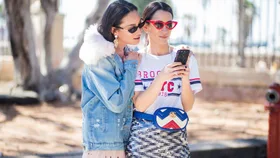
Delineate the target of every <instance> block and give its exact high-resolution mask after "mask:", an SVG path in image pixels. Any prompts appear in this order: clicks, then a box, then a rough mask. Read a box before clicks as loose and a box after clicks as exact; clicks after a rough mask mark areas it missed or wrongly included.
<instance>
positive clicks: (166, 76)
mask: <svg viewBox="0 0 280 158" xmlns="http://www.w3.org/2000/svg"><path fill="white" fill-rule="evenodd" d="M185 70H186V68H185V66H184V65H182V63H181V62H174V63H171V64H168V65H166V66H165V67H164V68H163V70H161V72H160V73H159V74H158V78H159V79H160V80H161V81H167V80H171V79H173V78H177V77H182V75H183V74H184V73H185Z"/></svg>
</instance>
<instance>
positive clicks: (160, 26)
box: [154, 22, 164, 29]
mask: <svg viewBox="0 0 280 158" xmlns="http://www.w3.org/2000/svg"><path fill="white" fill-rule="evenodd" d="M163 25H164V24H163V23H162V22H155V23H154V26H155V27H156V28H157V29H162V28H163Z"/></svg>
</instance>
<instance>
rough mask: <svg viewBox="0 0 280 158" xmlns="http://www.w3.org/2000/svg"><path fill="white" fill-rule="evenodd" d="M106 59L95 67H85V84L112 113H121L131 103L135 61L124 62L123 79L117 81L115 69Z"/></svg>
mask: <svg viewBox="0 0 280 158" xmlns="http://www.w3.org/2000/svg"><path fill="white" fill-rule="evenodd" d="M108 58H109V57H107V58H103V59H101V60H100V61H99V62H98V64H97V65H86V66H85V68H86V71H87V73H86V74H87V75H86V82H87V85H88V88H89V90H90V91H92V92H93V93H94V94H95V95H96V96H97V97H98V98H99V99H100V100H101V102H102V103H103V104H104V105H105V106H106V107H107V108H108V109H109V110H110V111H112V112H115V113H121V112H122V111H123V110H124V109H125V108H126V107H127V106H128V104H130V103H131V99H132V96H133V94H134V80H135V78H136V70H137V64H138V61H137V60H127V61H125V62H124V73H123V77H122V78H121V79H119V80H118V78H117V76H116V73H115V68H114V66H113V65H112V64H111V62H112V61H111V62H110V61H109V59H108Z"/></svg>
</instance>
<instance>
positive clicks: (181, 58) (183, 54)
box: [174, 49, 190, 65]
mask: <svg viewBox="0 0 280 158" xmlns="http://www.w3.org/2000/svg"><path fill="white" fill-rule="evenodd" d="M189 54H190V50H189V49H179V50H178V51H177V53H176V57H175V60H174V62H181V63H182V64H183V65H186V63H187V61H188V57H189Z"/></svg>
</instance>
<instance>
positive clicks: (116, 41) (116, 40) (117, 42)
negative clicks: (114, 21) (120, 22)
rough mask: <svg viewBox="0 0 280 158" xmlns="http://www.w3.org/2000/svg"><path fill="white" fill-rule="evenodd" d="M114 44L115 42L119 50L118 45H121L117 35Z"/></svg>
mask: <svg viewBox="0 0 280 158" xmlns="http://www.w3.org/2000/svg"><path fill="white" fill-rule="evenodd" d="M113 42H114V47H115V48H117V47H118V45H119V41H118V36H117V35H115V39H114V41H113Z"/></svg>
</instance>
